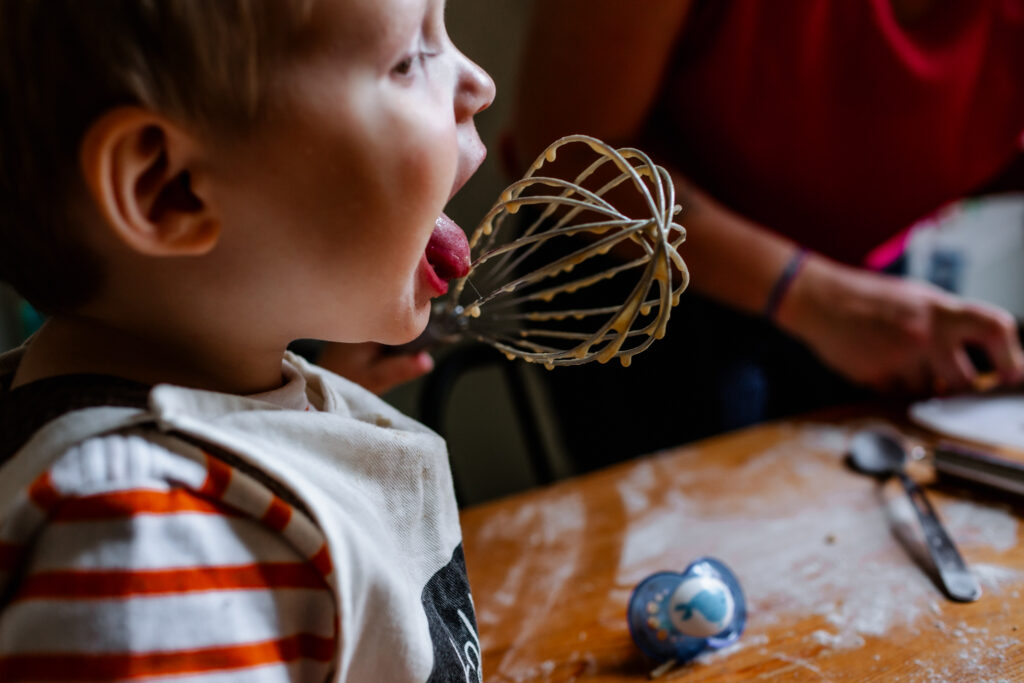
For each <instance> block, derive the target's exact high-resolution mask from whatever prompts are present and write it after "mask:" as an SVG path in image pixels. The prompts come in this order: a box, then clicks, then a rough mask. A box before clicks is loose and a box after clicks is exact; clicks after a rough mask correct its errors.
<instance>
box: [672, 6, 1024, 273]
mask: <svg viewBox="0 0 1024 683" xmlns="http://www.w3.org/2000/svg"><path fill="white" fill-rule="evenodd" d="M680 46H681V47H680V53H679V55H678V59H677V60H676V62H675V66H674V67H673V69H672V70H671V71H670V72H669V74H668V75H667V82H666V86H665V89H664V92H665V93H666V95H665V96H664V98H663V102H662V104H661V106H660V112H659V113H660V116H656V118H655V119H654V120H655V121H661V122H662V123H661V124H660V125H659V126H658V128H657V131H658V132H657V136H658V138H659V139H660V140H661V141H669V140H670V141H671V143H670V144H675V145H676V147H675V151H674V153H673V156H674V157H675V159H674V161H675V164H676V165H677V166H678V167H680V168H681V169H682V170H684V171H685V172H687V173H688V174H689V175H690V177H691V178H693V179H694V181H695V182H697V184H698V185H700V186H701V187H703V188H705V189H706V190H708V191H709V192H710V193H711V194H712V195H713V196H715V197H717V198H719V199H720V200H722V201H723V202H725V203H726V204H727V205H729V206H730V207H732V208H733V209H735V210H738V211H739V212H740V213H742V214H744V215H746V216H748V217H750V218H752V219H754V220H756V221H758V222H759V223H761V224H763V225H766V226H768V227H770V228H772V229H774V230H776V231H778V232H779V233H781V234H784V235H787V236H789V237H791V238H793V239H795V240H797V241H798V242H800V243H802V244H804V245H806V246H808V247H810V248H811V249H814V250H817V251H819V252H821V253H824V254H827V255H829V256H831V257H833V258H836V259H839V260H841V261H845V262H847V263H860V262H862V261H863V259H864V257H865V255H866V254H867V253H868V252H869V251H870V250H871V249H872V248H873V247H875V246H876V245H878V244H880V243H881V242H883V241H885V240H887V239H888V238H890V237H892V236H893V235H895V234H896V233H898V232H899V231H900V230H901V229H902V228H904V227H906V226H907V225H908V224H910V223H911V222H913V221H915V220H916V219H918V218H920V217H921V216H923V215H925V214H927V213H929V212H931V211H933V210H934V209H936V208H937V207H938V206H940V205H941V204H943V203H945V202H947V201H950V200H952V199H955V198H957V197H960V196H963V195H964V194H966V193H969V192H970V191H971V190H972V189H975V188H977V187H979V186H980V185H982V184H983V183H985V182H986V181H988V180H990V179H992V178H993V177H994V176H996V175H998V174H999V172H1000V171H1001V170H1002V169H1003V168H1005V167H1006V166H1007V164H1009V163H1010V162H1011V160H1012V159H1013V158H1014V157H1015V156H1016V155H1017V154H1019V153H1020V151H1021V147H1022V132H1024V0H965V1H962V2H937V3H935V5H934V7H933V9H932V11H931V13H930V14H929V15H928V16H927V17H926V18H925V19H923V20H920V21H918V22H917V23H915V24H913V25H912V26H910V27H903V26H901V25H900V24H899V23H897V21H896V19H895V17H894V15H893V12H892V9H891V5H890V0H850V1H847V0H841V1H835V2H832V1H829V0H785V1H784V2H779V1H777V0H739V1H733V2H728V1H727V0H713V1H712V2H708V3H705V4H704V5H701V6H699V7H698V9H697V10H696V11H695V12H694V15H693V17H692V20H691V21H690V23H689V25H688V27H687V30H686V31H685V32H684V35H683V36H682V38H681V39H680ZM666 121H668V122H669V123H667V124H666V123H664V122H666ZM669 130H670V131H671V133H668V131H669ZM684 221H685V218H684Z"/></svg>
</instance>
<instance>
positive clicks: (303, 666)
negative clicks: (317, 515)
mask: <svg viewBox="0 0 1024 683" xmlns="http://www.w3.org/2000/svg"><path fill="white" fill-rule="evenodd" d="M297 381H298V380H297V379H296V378H294V377H292V378H289V382H288V383H287V384H286V385H285V386H284V387H282V389H281V390H278V391H277V392H273V393H272V394H268V395H264V396H262V397H261V398H262V399H263V400H269V401H272V402H277V403H279V404H286V405H288V404H290V406H289V407H298V406H295V405H294V401H296V400H298V399H297V397H298V396H302V397H303V398H302V400H303V401H304V395H305V394H304V392H303V391H299V390H300V389H302V387H298V386H297V385H296V382H297ZM307 407H308V406H307ZM14 503H15V504H14V505H13V506H12V508H10V509H11V510H12V512H11V513H10V514H8V515H7V517H6V518H5V519H4V520H3V521H2V524H0V595H2V596H3V598H2V602H0V608H2V611H0V681H7V682H12V683H13V682H15V681H108V680H130V681H142V680H172V679H173V680H174V681H175V682H177V683H181V682H185V681H187V682H189V683H192V682H195V683H227V682H229V681H231V682H234V681H247V682H253V683H264V682H266V683H271V682H273V683H277V682H278V681H323V680H326V679H328V678H329V677H330V675H331V668H332V661H333V655H334V652H335V650H336V648H337V646H338V639H339V637H340V634H339V626H338V618H337V611H336V607H335V602H334V597H333V594H332V592H331V590H330V588H329V586H328V582H327V579H328V578H329V577H330V574H331V572H332V567H331V564H330V559H329V555H328V554H327V552H326V547H325V541H324V537H323V535H322V533H321V532H320V530H319V529H318V528H317V527H316V526H315V525H314V524H313V523H312V522H311V521H310V519H309V517H307V516H306V515H305V514H304V513H303V512H302V511H301V510H299V509H296V508H295V507H294V506H293V505H291V504H289V503H288V502H285V501H284V500H282V498H280V497H279V496H278V495H277V494H275V493H274V492H273V491H272V490H271V488H270V487H268V485H266V483H265V482H261V481H259V480H258V479H255V478H253V477H252V476H250V475H249V474H247V473H245V472H243V471H241V470H239V469H236V468H234V467H232V466H230V465H228V464H226V463H225V462H224V461H223V460H221V459H218V458H215V457H212V456H211V455H210V454H208V453H206V452H204V451H203V450H201V449H200V448H198V447H195V446H192V445H190V444H189V443H187V442H185V441H183V440H182V439H178V438H174V437H170V436H166V435H161V434H156V435H154V434H152V433H147V434H146V435H145V438H143V436H142V434H132V433H127V434H125V433H122V434H118V435H111V436H104V437H97V438H92V439H89V440H87V441H84V442H82V443H81V444H79V445H77V446H75V447H73V448H71V449H70V450H69V451H67V452H66V453H65V454H64V455H63V456H62V457H60V458H59V459H58V460H57V461H56V462H55V463H54V464H53V465H52V466H51V467H49V468H48V469H47V470H46V471H44V472H42V473H41V474H40V475H39V476H38V477H37V478H36V479H35V480H34V481H33V482H32V484H31V485H30V486H29V487H27V488H26V489H24V490H23V491H21V492H20V493H19V495H18V499H17V500H16V501H14Z"/></svg>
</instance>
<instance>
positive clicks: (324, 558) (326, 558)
mask: <svg viewBox="0 0 1024 683" xmlns="http://www.w3.org/2000/svg"><path fill="white" fill-rule="evenodd" d="M309 563H310V564H311V565H313V566H314V567H316V569H317V571H319V572H320V574H321V575H323V576H328V575H330V573H331V572H332V571H333V570H334V567H333V565H332V564H331V553H330V552H329V551H328V550H327V544H326V543H324V544H323V545H322V546H320V550H318V551H316V554H315V555H313V557H311V558H309Z"/></svg>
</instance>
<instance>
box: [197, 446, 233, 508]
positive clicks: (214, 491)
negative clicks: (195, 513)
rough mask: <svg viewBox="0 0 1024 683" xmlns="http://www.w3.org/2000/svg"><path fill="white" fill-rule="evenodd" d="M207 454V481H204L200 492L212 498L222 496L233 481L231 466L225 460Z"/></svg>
mask: <svg viewBox="0 0 1024 683" xmlns="http://www.w3.org/2000/svg"><path fill="white" fill-rule="evenodd" d="M203 455H205V456H206V481H204V482H203V485H202V487H201V488H200V489H199V493H202V494H203V495H206V496H210V497H211V498H222V497H223V496H224V492H225V491H227V490H228V484H229V483H231V468H230V467H229V466H228V465H227V464H226V463H225V462H224V461H223V460H218V459H217V458H215V457H213V456H212V455H210V454H209V453H203Z"/></svg>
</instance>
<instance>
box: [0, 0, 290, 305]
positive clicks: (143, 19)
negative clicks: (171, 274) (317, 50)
mask: <svg viewBox="0 0 1024 683" xmlns="http://www.w3.org/2000/svg"><path fill="white" fill-rule="evenodd" d="M309 5H310V0H302V1H296V2H291V1H288V0H163V1H162V0H0V280H6V281H7V282H9V283H11V284H12V285H13V286H14V287H15V289H17V290H18V291H19V293H21V295H22V296H24V297H25V298H26V299H28V300H29V301H30V302H32V303H33V304H34V305H36V306H37V307H38V308H40V309H42V310H44V311H47V312H51V313H55V312H66V311H72V310H74V309H75V308H76V307H78V306H80V305H81V304H83V303H85V302H86V301H88V300H89V298H90V297H91V296H93V295H95V293H96V291H97V290H98V288H99V286H100V284H101V281H102V280H101V278H102V269H101V268H100V267H99V263H98V259H97V258H96V257H95V256H94V255H93V254H91V253H89V252H88V250H86V249H85V248H83V246H82V240H81V238H80V237H79V232H80V226H79V225H78V224H77V220H76V211H75V209H74V206H75V204H76V202H77V201H78V200H80V199H81V198H83V197H84V196H85V195H84V185H83V183H82V181H81V175H80V172H79V170H78V169H79V167H78V148H79V144H80V141H81V139H82V136H83V134H84V133H85V131H86V130H87V128H88V126H89V125H90V124H91V123H92V122H93V121H95V120H96V118H97V117H98V116H100V115H101V114H102V113H103V112H104V111H107V110H109V109H110V108H112V107H116V106H119V105H131V104H135V105H141V106H143V107H147V108H150V109H153V110H154V111H158V112H161V113H163V114H165V115H167V116H169V117H171V118H172V119H176V120H179V121H186V122H188V123H190V124H194V125H197V126H199V127H201V128H202V129H203V130H205V131H208V132H212V133H214V134H219V135H238V134H242V133H244V132H245V131H246V130H247V129H249V128H250V127H251V125H252V124H253V123H254V122H256V121H257V120H258V119H259V117H260V115H261V113H262V110H263V106H264V103H263V97H262V87H261V86H262V84H263V83H264V82H265V79H266V75H267V73H268V69H269V67H270V65H271V64H272V63H273V62H274V60H275V59H276V58H277V57H279V56H280V55H282V54H284V52H283V51H284V50H285V49H288V48H289V42H290V40H291V39H292V38H293V37H294V36H295V35H296V32H297V30H298V27H299V26H300V25H301V24H302V22H303V20H304V19H305V18H306V17H307V16H308V12H309Z"/></svg>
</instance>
